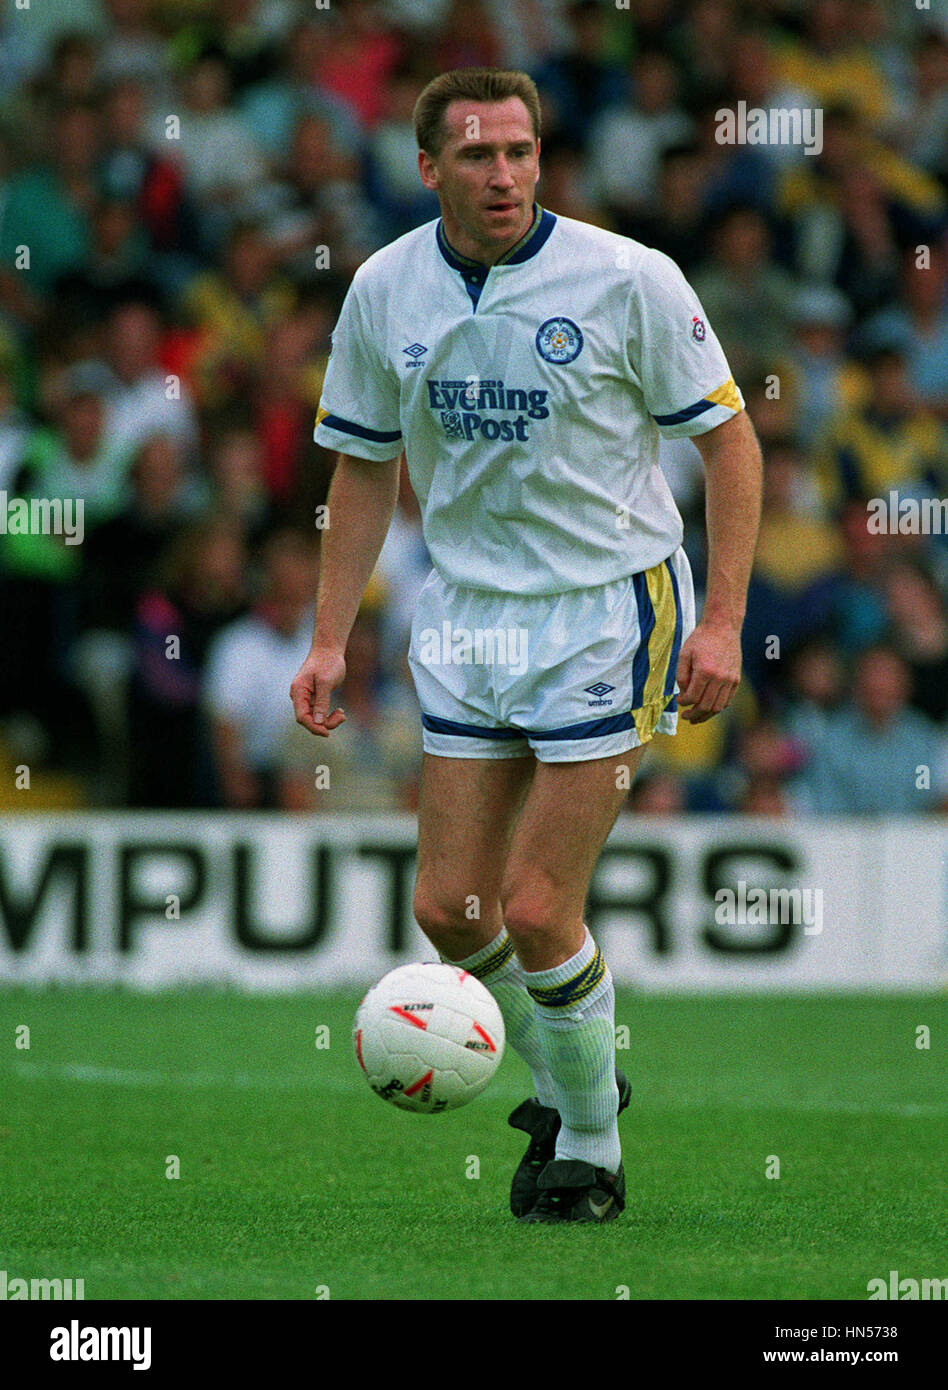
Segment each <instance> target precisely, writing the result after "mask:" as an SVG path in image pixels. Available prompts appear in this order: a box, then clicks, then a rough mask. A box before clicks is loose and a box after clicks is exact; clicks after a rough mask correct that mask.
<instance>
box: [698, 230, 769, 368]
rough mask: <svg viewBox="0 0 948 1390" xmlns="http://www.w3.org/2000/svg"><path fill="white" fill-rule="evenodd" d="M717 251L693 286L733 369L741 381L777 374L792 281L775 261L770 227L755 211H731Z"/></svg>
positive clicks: (719, 234) (717, 239) (719, 232)
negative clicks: (754, 374)
mask: <svg viewBox="0 0 948 1390" xmlns="http://www.w3.org/2000/svg"><path fill="white" fill-rule="evenodd" d="M713 248H714V249H713V256H712V259H711V260H710V262H709V263H708V264H707V266H706V268H705V269H703V270H698V271H697V272H696V273H695V275H694V276H693V284H694V288H695V290H696V291H697V293H698V297H699V299H700V300H701V303H702V305H703V307H704V309H705V311H706V313H707V315H708V321H709V322H710V323H711V324H713V325H714V331H715V333H716V334H717V336H718V337H719V338H720V340H721V344H722V346H723V347H724V351H725V352H726V354H727V357H728V361H729V363H730V365H731V369H732V371H733V372H734V373H735V374H739V379H740V376H742V375H746V374H748V373H750V372H752V371H754V370H755V369H758V368H759V369H761V370H764V371H773V370H774V368H775V365H776V363H777V361H778V359H779V358H780V357H781V356H783V355H784V354H785V353H786V350H787V346H788V340H789V333H788V321H789V316H790V311H791V306H792V303H793V282H792V280H791V279H790V277H789V276H788V275H787V274H786V272H785V271H783V270H781V269H780V267H779V266H777V265H775V264H774V262H773V259H772V254H771V238H770V232H769V229H768V227H767V223H766V221H765V220H764V218H763V217H762V216H761V214H760V213H759V212H758V211H757V209H756V208H753V207H747V206H738V207H733V208H730V209H729V210H728V211H727V212H726V213H724V214H723V215H722V216H721V218H720V219H719V221H718V224H717V227H716V230H715V233H714V237H713ZM748 324H753V328H754V331H753V333H752V334H748V332H747V326H748Z"/></svg>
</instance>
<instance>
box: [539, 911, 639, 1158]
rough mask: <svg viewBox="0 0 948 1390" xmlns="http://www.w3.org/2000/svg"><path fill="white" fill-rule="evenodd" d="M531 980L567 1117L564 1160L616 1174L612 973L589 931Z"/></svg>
mask: <svg viewBox="0 0 948 1390" xmlns="http://www.w3.org/2000/svg"><path fill="white" fill-rule="evenodd" d="M526 981H527V989H528V991H529V993H530V995H531V997H532V999H533V1001H534V1012H535V1015H536V1021H537V1032H538V1034H539V1038H540V1043H541V1045H542V1048H543V1055H544V1057H545V1058H546V1064H547V1066H548V1068H549V1070H550V1074H551V1076H552V1077H553V1087H554V1094H555V1096H556V1100H555V1102H554V1104H555V1105H556V1108H557V1110H558V1111H559V1112H560V1119H561V1120H562V1126H561V1128H560V1132H559V1134H558V1136H557V1140H556V1156H557V1158H580V1159H582V1160H583V1161H584V1162H586V1163H591V1164H593V1166H594V1167H596V1168H605V1169H607V1171H608V1172H610V1173H615V1172H617V1171H618V1168H619V1164H620V1162H621V1160H622V1149H621V1147H620V1144H619V1126H618V1124H617V1112H618V1108H619V1090H618V1087H617V1086H616V1037H615V1032H616V1030H615V1012H616V993H615V989H614V988H613V984H612V973H611V971H610V970H609V967H608V966H607V965H606V962H605V961H604V960H603V958H602V952H601V951H600V950H599V947H598V946H597V945H596V943H595V941H594V940H593V939H592V937H591V936H590V934H589V930H588V929H587V930H586V937H585V940H584V942H583V944H582V946H581V947H580V949H579V950H578V951H577V952H576V954H575V956H572V957H570V959H569V960H567V961H564V962H563V964H562V965H557V966H554V967H553V969H552V970H531V971H528V972H527V974H526Z"/></svg>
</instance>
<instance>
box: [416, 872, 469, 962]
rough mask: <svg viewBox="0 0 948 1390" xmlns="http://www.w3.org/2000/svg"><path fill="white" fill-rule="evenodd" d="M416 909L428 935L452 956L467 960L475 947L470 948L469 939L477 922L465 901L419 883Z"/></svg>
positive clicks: (432, 941) (417, 916) (423, 928)
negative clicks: (456, 900)
mask: <svg viewBox="0 0 948 1390" xmlns="http://www.w3.org/2000/svg"><path fill="white" fill-rule="evenodd" d="M414 913H415V921H416V922H417V923H418V925H419V927H421V930H422V931H423V932H424V934H425V936H427V938H428V940H429V941H430V942H431V943H432V945H434V946H436V947H437V949H438V950H439V951H440V952H441V954H442V955H444V956H446V957H447V958H448V960H464V959H465V958H466V957H467V956H469V955H470V954H471V950H472V949H474V948H473V947H471V948H469V942H470V939H471V936H472V930H471V929H472V926H473V925H475V924H473V923H471V922H470V921H469V920H468V919H467V918H466V917H465V913H464V905H463V903H462V904H460V905H458V904H455V903H452V902H449V901H446V900H445V899H443V898H441V897H439V896H438V895H437V894H435V893H432V892H431V891H430V890H429V889H427V888H426V887H425V886H424V884H421V883H419V885H418V887H417V888H416V889H415V900H414Z"/></svg>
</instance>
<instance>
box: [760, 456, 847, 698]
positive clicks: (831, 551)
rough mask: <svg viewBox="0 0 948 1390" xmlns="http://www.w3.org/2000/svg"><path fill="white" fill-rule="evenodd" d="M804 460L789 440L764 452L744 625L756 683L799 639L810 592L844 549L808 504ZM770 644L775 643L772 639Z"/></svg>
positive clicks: (765, 679)
mask: <svg viewBox="0 0 948 1390" xmlns="http://www.w3.org/2000/svg"><path fill="white" fill-rule="evenodd" d="M810 500H811V499H810V489H809V487H808V480H807V477H806V472H805V470H804V467H803V463H802V460H801V458H800V455H799V452H798V451H797V449H796V447H795V446H794V445H793V444H792V442H791V441H789V440H783V441H779V442H774V443H771V444H770V445H769V446H768V447H767V449H766V452H765V455H764V496H763V508H762V514H761V524H760V536H759V539H758V542H757V551H756V554H755V556H754V568H753V575H752V581H751V588H750V591H749V593H748V603H747V607H748V617H747V622H746V627H745V648H746V650H747V661H746V667H747V674H748V676H749V678H750V679H751V681H752V682H753V683H754V685H755V687H756V688H757V689H763V688H766V687H768V686H769V685H770V683H771V681H772V679H773V673H774V662H773V656H774V652H773V651H772V650H770V647H768V639H771V638H773V637H777V638H778V639H779V642H780V644H781V647H783V646H785V645H787V644H792V643H793V642H795V641H797V640H798V638H799V636H800V634H801V633H802V632H804V631H805V630H806V629H807V627H808V625H809V624H810V623H811V622H812V607H811V603H810V595H811V593H812V590H813V588H814V587H815V586H817V585H819V584H821V583H824V584H825V583H826V582H827V581H828V580H829V579H830V577H831V576H832V575H833V574H835V573H836V571H837V570H838V567H839V565H840V563H841V561H842V557H843V551H842V545H841V544H840V540H839V535H838V532H837V531H836V530H835V529H834V528H833V527H832V526H831V525H830V524H829V522H828V521H826V520H824V519H823V518H822V517H821V516H818V515H814V513H813V510H812V508H811V506H810ZM771 645H772V644H771Z"/></svg>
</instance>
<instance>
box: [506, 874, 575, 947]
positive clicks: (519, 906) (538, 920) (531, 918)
mask: <svg viewBox="0 0 948 1390" xmlns="http://www.w3.org/2000/svg"><path fill="white" fill-rule="evenodd" d="M500 903H501V908H502V911H503V916H504V926H505V927H506V928H507V931H508V933H509V935H510V937H511V940H512V941H513V943H514V946H528V945H530V944H531V943H532V942H534V941H541V940H543V939H544V938H546V937H547V936H549V934H550V933H551V932H553V931H556V930H557V927H558V926H561V925H562V923H561V922H560V921H559V914H558V912H557V903H556V894H555V892H554V890H553V886H552V884H548V883H546V882H544V881H543V880H542V879H537V878H531V879H530V880H529V881H527V882H524V883H517V884H515V885H513V886H511V887H510V888H508V889H506V890H505V891H504V892H502V893H501V898H500Z"/></svg>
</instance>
